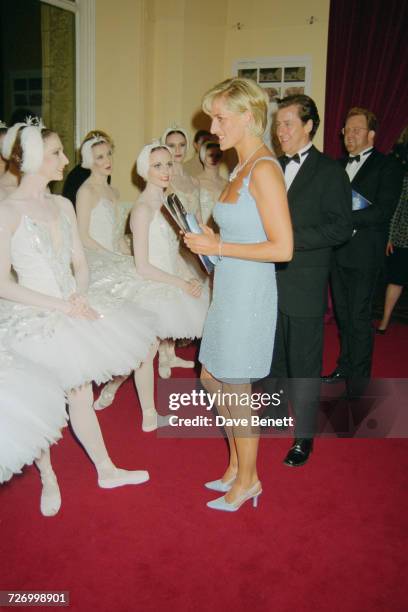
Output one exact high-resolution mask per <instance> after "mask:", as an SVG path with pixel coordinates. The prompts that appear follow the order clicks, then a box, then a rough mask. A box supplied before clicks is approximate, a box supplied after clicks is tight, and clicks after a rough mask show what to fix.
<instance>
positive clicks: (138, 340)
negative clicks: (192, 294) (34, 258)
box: [0, 296, 157, 391]
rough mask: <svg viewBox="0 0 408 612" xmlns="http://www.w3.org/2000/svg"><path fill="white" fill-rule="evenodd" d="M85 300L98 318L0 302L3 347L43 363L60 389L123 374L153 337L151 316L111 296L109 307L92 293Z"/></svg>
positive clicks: (139, 359)
mask: <svg viewBox="0 0 408 612" xmlns="http://www.w3.org/2000/svg"><path fill="white" fill-rule="evenodd" d="M90 302H91V304H92V306H93V307H94V308H95V309H96V310H97V311H98V312H99V313H100V314H103V318H101V319H97V320H95V321H88V320H83V319H75V318H72V317H68V316H66V315H64V314H62V313H60V312H55V311H53V312H50V311H43V310H39V309H36V308H31V307H25V306H22V305H20V304H13V305H11V304H9V307H8V308H4V307H3V308H2V314H1V316H0V327H2V328H3V329H4V328H5V327H6V326H7V328H8V329H7V331H6V332H5V333H4V335H3V343H4V346H5V347H6V348H7V349H10V350H12V351H15V352H16V353H18V354H19V355H22V356H23V357H26V358H28V359H30V360H31V361H33V362H34V363H37V364H40V365H42V366H44V367H46V368H48V369H49V370H50V371H52V372H53V374H54V375H55V377H56V379H57V380H58V382H59V384H60V385H61V387H62V388H63V389H64V390H65V391H69V390H70V389H73V388H75V387H80V386H81V385H83V384H84V383H88V382H91V381H95V382H96V383H97V384H101V383H103V382H106V381H107V380H109V379H110V378H112V377H113V376H117V375H122V374H128V373H129V372H130V371H131V370H133V369H135V368H137V367H138V366H139V365H140V363H141V362H142V361H144V359H145V358H146V356H147V354H148V352H149V350H150V347H151V345H152V343H153V342H154V339H155V338H156V334H157V331H156V327H157V326H156V322H155V317H154V315H152V314H150V313H148V312H147V311H145V310H142V309H141V308H139V307H138V306H137V305H136V304H133V303H130V302H124V301H119V300H113V299H112V298H110V302H111V304H110V307H107V306H106V302H107V298H104V299H103V300H102V299H101V298H100V299H96V298H95V296H93V298H91V299H90ZM103 302H105V304H103ZM112 302H113V303H115V302H116V303H115V307H114V308H112Z"/></svg>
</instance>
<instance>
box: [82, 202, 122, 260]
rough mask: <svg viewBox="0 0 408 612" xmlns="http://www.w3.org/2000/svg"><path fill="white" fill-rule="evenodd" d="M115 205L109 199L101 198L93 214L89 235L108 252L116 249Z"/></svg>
mask: <svg viewBox="0 0 408 612" xmlns="http://www.w3.org/2000/svg"><path fill="white" fill-rule="evenodd" d="M115 226H116V220H115V205H114V203H113V202H111V200H108V199H107V198H101V199H100V200H99V202H98V203H97V205H96V206H95V208H93V209H92V212H91V220H90V225H89V235H90V236H91V238H93V239H94V240H96V241H97V242H99V244H101V245H102V246H103V247H104V248H105V249H108V251H116V249H115V246H114V245H115Z"/></svg>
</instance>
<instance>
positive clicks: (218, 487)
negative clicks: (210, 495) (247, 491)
mask: <svg viewBox="0 0 408 612" xmlns="http://www.w3.org/2000/svg"><path fill="white" fill-rule="evenodd" d="M236 477H237V475H236V474H235V476H233V477H232V478H231V479H230V480H225V481H222V480H221V479H218V480H210V482H206V483H205V484H204V486H205V487H206V488H207V489H211V491H219V492H220V493H226V492H227V491H229V490H230V488H231V487H232V483H233V482H234V480H235V478H236Z"/></svg>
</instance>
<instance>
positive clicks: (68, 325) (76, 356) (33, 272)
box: [0, 120, 157, 516]
mask: <svg viewBox="0 0 408 612" xmlns="http://www.w3.org/2000/svg"><path fill="white" fill-rule="evenodd" d="M13 138H14V141H13V142H12V143H11V144H12V146H11V153H10V160H13V161H14V162H15V163H16V164H17V165H18V167H19V170H20V172H21V175H22V178H21V182H20V184H19V186H18V188H17V189H16V190H15V191H14V192H13V193H11V194H10V195H9V196H8V197H7V199H6V200H4V201H3V202H2V203H1V205H0V231H1V234H2V240H1V242H0V297H1V298H3V300H2V301H1V308H0V329H1V330H2V332H1V337H0V343H1V349H2V359H1V372H2V373H5V376H4V377H3V375H2V378H1V385H2V390H3V391H4V397H5V402H7V403H5V402H3V404H2V409H1V413H0V417H1V424H0V425H1V426H0V431H2V432H7V440H8V442H5V443H4V444H3V441H2V444H1V447H2V450H3V452H4V449H6V450H5V452H6V456H5V457H4V456H3V455H2V463H1V467H0V473H1V478H2V480H5V479H7V478H9V477H10V474H11V473H12V472H17V471H19V470H20V469H21V466H22V464H23V463H30V462H32V461H33V460H36V464H37V466H38V468H39V470H40V474H41V480H42V485H43V487H42V495H41V512H42V513H43V514H44V515H46V516H50V515H54V514H56V513H57V512H58V510H59V508H60V505H61V496H60V491H59V487H58V482H57V478H56V475H55V473H54V471H53V469H52V465H51V460H50V454H49V450H48V448H47V443H48V445H49V444H51V443H52V442H54V441H55V440H56V439H57V438H58V437H59V429H60V427H62V426H63V425H64V422H65V413H64V400H63V393H64V394H65V395H66V400H67V403H68V409H69V418H70V422H71V425H72V429H73V431H74V432H75V435H76V437H77V438H78V440H79V441H80V442H81V444H82V445H83V447H84V448H85V450H86V452H87V453H88V455H89V457H90V459H91V460H92V462H93V463H94V465H95V469H96V472H97V478H98V485H99V486H100V487H102V488H114V487H119V486H123V485H129V484H132V485H136V484H140V483H143V482H145V481H146V480H148V479H149V474H148V472H147V471H145V470H135V471H128V470H123V469H120V468H118V467H116V466H115V465H114V463H113V462H112V460H111V458H110V457H109V454H108V451H107V449H106V446H105V443H104V440H103V437H102V432H101V429H100V427H99V423H98V420H97V418H96V415H95V412H94V410H93V407H92V401H93V395H92V386H91V383H92V381H95V382H96V383H98V384H100V383H103V382H105V381H106V380H108V379H110V378H111V377H112V376H117V375H124V374H128V373H129V372H130V371H131V370H133V369H135V368H138V367H139V366H140V364H141V363H142V362H143V361H144V360H145V359H146V358H147V357H148V355H149V353H150V351H151V347H152V345H153V344H154V342H155V338H156V336H157V320H156V317H155V316H154V315H153V314H152V313H149V312H147V311H145V310H143V309H142V308H141V307H140V306H138V305H137V304H135V303H134V302H130V301H126V300H124V299H119V298H118V297H116V296H112V295H109V294H106V295H102V294H101V293H99V294H97V295H95V296H93V297H92V298H91V297H90V296H88V285H89V274H88V266H87V263H86V259H85V256H84V252H83V248H82V244H81V241H80V238H79V233H78V228H77V223H76V217H75V214H74V210H73V208H72V205H71V203H70V202H69V201H68V200H66V199H65V198H63V197H60V196H55V195H52V194H50V193H49V192H48V191H47V185H48V183H49V182H50V181H58V180H61V179H62V176H63V170H64V167H65V166H66V164H67V163H68V160H67V158H66V156H65V155H64V151H63V147H62V144H61V140H60V138H59V136H58V134H56V133H55V132H53V131H52V130H50V129H47V128H45V127H44V126H43V125H42V124H41V122H40V121H37V122H33V121H32V120H29V121H27V123H25V124H24V125H21V126H19V127H18V129H17V130H14V136H13ZM11 267H13V269H14V271H15V273H16V277H17V282H14V281H12V280H11V279H10V270H11ZM113 338H114V342H115V350H114V351H112V339H113ZM25 359H27V360H28V361H29V362H30V363H31V364H33V365H28V366H27V367H26V366H25V362H24V361H21V360H25ZM38 368H45V369H46V371H47V373H46V374H41V373H39V370H38ZM17 376H18V379H19V383H18V384H17V380H16V379H17ZM25 376H28V380H27V382H28V383H30V382H31V381H32V379H33V377H34V378H35V379H36V382H35V383H33V386H31V385H30V384H27V385H26V384H22V383H24V382H25V378H24V377H25ZM47 377H51V378H52V381H51V382H49V390H48V393H47V394H43V393H42V391H43V387H44V385H45V384H48V383H47ZM13 382H14V385H13ZM10 387H12V388H10ZM8 402H10V403H8ZM28 407H29V412H30V414H31V416H30V414H28V415H27V410H28ZM35 415H38V419H34V416H35ZM13 440H16V445H14V444H12V443H11V442H12V441H13ZM22 446H23V447H24V452H21V447H22Z"/></svg>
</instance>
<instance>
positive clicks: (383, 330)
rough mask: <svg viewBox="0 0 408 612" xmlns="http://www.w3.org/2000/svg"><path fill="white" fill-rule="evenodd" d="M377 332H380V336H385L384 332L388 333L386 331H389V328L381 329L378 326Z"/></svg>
mask: <svg viewBox="0 0 408 612" xmlns="http://www.w3.org/2000/svg"><path fill="white" fill-rule="evenodd" d="M375 333H376V334H379V335H380V336H384V334H386V333H387V328H385V329H380V328H379V327H376V328H375Z"/></svg>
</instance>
